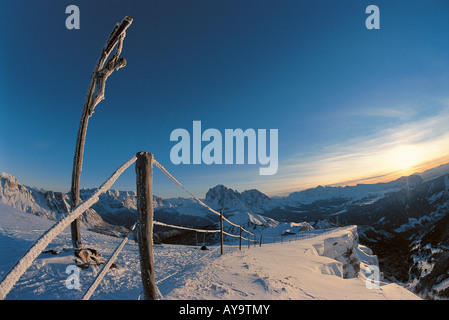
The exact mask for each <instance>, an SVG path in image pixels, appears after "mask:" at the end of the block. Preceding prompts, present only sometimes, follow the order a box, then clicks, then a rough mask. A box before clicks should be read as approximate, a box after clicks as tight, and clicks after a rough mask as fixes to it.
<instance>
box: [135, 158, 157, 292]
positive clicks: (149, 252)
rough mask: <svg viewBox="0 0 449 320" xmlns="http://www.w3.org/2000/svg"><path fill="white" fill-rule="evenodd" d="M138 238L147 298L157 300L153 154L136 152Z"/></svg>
mask: <svg viewBox="0 0 449 320" xmlns="http://www.w3.org/2000/svg"><path fill="white" fill-rule="evenodd" d="M136 157H137V161H136V191H137V227H138V228H137V240H138V242H139V253H140V269H141V276H142V285H143V294H144V298H145V300H157V288H156V281H155V276H154V255H153V155H152V154H151V153H148V152H139V153H137V154H136Z"/></svg>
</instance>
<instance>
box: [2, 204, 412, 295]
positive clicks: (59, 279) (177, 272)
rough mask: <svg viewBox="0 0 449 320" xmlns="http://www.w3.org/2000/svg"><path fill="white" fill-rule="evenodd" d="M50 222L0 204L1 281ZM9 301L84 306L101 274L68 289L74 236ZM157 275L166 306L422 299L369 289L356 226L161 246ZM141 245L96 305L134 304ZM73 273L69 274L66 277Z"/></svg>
mask: <svg viewBox="0 0 449 320" xmlns="http://www.w3.org/2000/svg"><path fill="white" fill-rule="evenodd" d="M52 223H53V222H52V221H51V220H48V219H44V218H41V217H38V216H34V215H30V214H26V213H23V212H20V211H18V210H16V209H14V208H11V207H10V206H7V205H4V204H0V248H1V252H2V254H1V256H0V279H2V278H3V277H4V275H5V274H6V273H7V272H8V271H9V269H10V268H11V267H12V266H13V265H14V264H15V262H16V261H17V260H18V259H19V258H20V257H21V256H22V255H23V254H24V253H25V252H26V251H27V249H28V248H29V247H30V246H31V245H32V243H33V242H34V241H35V240H36V239H37V238H39V236H40V235H41V234H42V233H43V232H44V231H45V230H47V229H48V228H49V227H50V226H51V225H52ZM82 235H83V244H84V245H85V246H86V247H92V248H95V249H97V250H98V251H99V252H100V253H101V254H102V255H103V256H104V257H105V258H108V257H109V256H110V255H111V254H112V252H113V250H114V249H115V247H116V246H117V245H118V244H119V242H120V239H118V238H116V237H110V236H107V235H103V234H98V233H94V232H90V231H87V230H83V232H82ZM49 249H53V250H54V251H57V252H60V253H59V254H56V255H54V254H52V253H42V254H41V255H40V256H39V257H38V258H37V260H36V261H35V262H34V264H33V265H32V267H30V268H29V270H28V271H27V272H26V273H25V274H24V275H23V276H22V278H21V279H20V280H19V282H18V283H17V284H16V286H15V287H14V288H13V289H12V291H11V292H10V293H9V294H8V296H7V297H6V298H7V299H50V300H53V299H55V300H56V299H80V298H81V297H82V296H83V294H84V292H85V291H86V290H87V288H88V287H89V286H90V284H91V282H92V281H93V280H94V276H95V275H96V274H97V273H98V272H99V269H98V267H89V268H87V269H80V270H79V288H73V286H72V288H70V285H69V286H67V283H69V284H70V281H69V282H67V281H68V279H69V276H70V275H71V274H72V273H73V272H70V270H71V269H67V268H68V267H70V266H73V265H74V256H73V251H72V249H70V230H69V228H68V229H66V230H65V231H63V232H62V233H61V234H60V235H59V236H58V237H57V238H56V239H55V240H53V242H52V243H51V244H50V245H49V246H48V248H47V250H49ZM154 249H155V261H156V265H155V274H156V281H157V286H158V289H159V291H160V297H161V298H163V299H258V300H259V299H416V298H417V297H416V296H415V295H413V294H412V293H410V292H409V291H407V290H405V289H403V288H402V287H400V286H398V285H395V284H391V283H390V284H388V283H383V282H381V283H380V287H379V289H371V290H370V289H368V288H367V287H366V282H365V280H366V279H365V276H364V273H363V272H358V273H357V272H356V271H357V270H356V269H357V266H359V269H360V270H363V269H364V268H365V266H366V265H368V264H376V258H375V257H374V256H372V253H371V252H370V250H369V249H368V248H366V247H363V246H360V245H359V244H358V242H357V232H356V228H355V227H351V228H345V229H338V230H336V231H334V232H332V233H326V234H325V233H322V234H321V235H317V236H316V237H313V238H310V239H305V240H298V241H291V242H284V243H283V244H279V243H278V244H265V245H262V247H256V248H253V247H251V248H250V249H246V248H244V249H243V250H242V251H239V250H238V246H233V245H232V246H231V245H227V246H225V254H224V255H223V256H220V252H219V250H217V249H218V247H211V248H210V250H209V251H202V250H199V248H198V247H193V246H175V245H157V246H155V247H154ZM138 259H139V256H138V246H137V244H136V243H134V242H132V241H129V242H128V243H127V244H126V245H125V247H124V250H123V251H122V253H121V254H120V255H119V257H118V260H117V261H116V265H117V267H116V268H114V269H111V270H110V271H109V273H108V275H107V276H106V277H105V279H104V280H103V282H102V283H101V284H100V286H99V288H98V289H97V291H96V292H95V293H94V295H93V296H92V299H132V300H135V299H137V298H138V297H139V295H140V294H141V291H142V289H141V279H140V270H139V263H138ZM67 270H69V271H67Z"/></svg>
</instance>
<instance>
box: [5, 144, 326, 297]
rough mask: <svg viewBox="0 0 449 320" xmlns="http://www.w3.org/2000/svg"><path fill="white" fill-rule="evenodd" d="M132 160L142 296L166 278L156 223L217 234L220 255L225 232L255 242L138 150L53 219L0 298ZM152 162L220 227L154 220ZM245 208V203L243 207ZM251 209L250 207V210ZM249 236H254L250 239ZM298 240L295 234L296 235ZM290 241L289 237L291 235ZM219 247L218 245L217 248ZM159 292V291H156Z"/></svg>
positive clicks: (153, 294)
mask: <svg viewBox="0 0 449 320" xmlns="http://www.w3.org/2000/svg"><path fill="white" fill-rule="evenodd" d="M134 162H136V189H137V222H136V223H135V224H134V225H133V226H132V227H131V229H130V232H132V231H133V230H134V229H135V228H137V240H138V243H139V253H140V263H141V278H142V285H143V293H144V297H145V299H151V300H153V299H157V295H158V290H157V286H156V284H157V283H159V282H161V281H163V280H165V279H162V280H159V281H158V282H156V281H155V276H154V257H153V225H159V226H164V227H170V228H176V229H180V230H189V231H195V232H200V233H204V234H207V233H220V238H221V241H220V244H221V246H220V247H221V254H223V237H224V235H227V236H229V237H233V238H239V249H240V250H241V247H242V240H246V241H247V242H248V248H249V247H250V242H253V243H254V246H255V245H256V243H257V241H258V240H257V238H258V237H257V235H256V234H254V233H252V232H251V231H249V230H246V229H245V228H243V227H242V226H241V225H237V224H235V223H233V222H232V221H230V220H229V219H227V218H226V217H224V215H223V212H222V211H221V212H218V211H216V210H214V209H213V208H211V207H210V206H208V205H207V204H205V203H204V202H203V201H201V200H200V199H199V198H197V197H196V196H195V195H194V194H193V193H191V192H190V191H189V190H188V189H187V188H185V187H184V186H183V185H182V184H181V183H180V182H179V181H178V180H177V179H175V178H174V177H173V176H172V175H171V174H170V173H169V172H168V171H167V169H165V168H164V167H163V166H162V165H161V164H160V163H159V162H157V161H156V159H154V157H153V155H152V154H151V153H148V152H139V153H137V154H136V156H134V157H132V158H131V159H129V160H128V161H126V162H125V163H124V164H123V165H121V166H120V167H119V168H118V169H117V170H116V171H115V172H114V173H113V174H112V175H111V176H110V178H109V179H108V180H106V182H104V183H103V184H102V185H101V187H100V188H99V189H98V190H97V191H96V192H95V193H94V194H93V195H92V196H91V197H90V198H89V199H87V200H86V201H84V202H82V203H81V204H79V205H78V206H76V207H75V208H74V209H73V210H72V211H70V212H69V213H68V214H67V215H66V216H64V217H63V218H62V219H61V220H60V221H58V222H56V223H55V224H54V225H53V226H52V227H51V228H50V229H49V230H47V231H46V232H45V233H44V234H43V235H42V236H41V237H40V238H39V239H38V240H37V241H36V242H35V243H34V244H33V245H32V246H31V248H30V249H29V250H28V251H27V252H26V253H25V254H24V256H23V257H22V258H21V259H20V260H19V261H18V262H17V263H16V264H15V266H14V267H13V268H12V269H11V270H10V271H9V273H8V274H7V275H6V276H5V277H4V279H3V280H2V282H1V283H0V300H3V299H5V297H6V295H7V294H8V293H9V291H10V290H11V289H12V288H13V286H14V285H15V284H16V282H17V281H18V280H19V279H20V277H21V276H22V275H23V274H24V273H25V272H26V270H27V269H28V268H29V267H30V266H31V265H32V263H33V262H34V260H35V259H36V258H37V257H38V256H39V254H40V253H41V252H42V251H43V250H44V249H45V248H46V247H47V246H48V244H50V242H51V241H52V240H53V239H54V238H55V237H56V236H57V235H58V234H59V233H61V232H62V231H63V230H64V229H65V228H66V227H68V226H69V225H70V224H71V223H72V222H73V221H75V220H76V219H77V218H79V217H80V216H81V215H82V214H83V213H84V212H85V211H86V210H87V209H89V208H90V207H91V206H92V205H93V204H95V203H96V202H97V201H98V200H99V197H100V195H101V194H103V193H105V192H106V191H107V190H109V189H110V188H111V186H112V185H113V184H114V182H115V181H116V180H117V178H118V177H119V176H120V175H121V174H122V173H123V172H124V171H125V170H126V169H128V168H129V167H130V166H131V165H132V164H133V163H134ZM153 164H154V165H155V166H156V167H157V168H159V169H160V170H161V171H162V172H163V173H164V174H165V175H166V176H167V177H168V178H169V179H170V180H172V181H173V182H174V183H175V184H176V185H178V186H179V187H181V188H182V189H183V190H184V191H186V192H187V193H188V194H189V195H190V196H192V197H193V198H194V199H195V200H196V201H197V202H198V203H199V204H200V205H202V206H203V207H205V208H206V209H207V210H209V211H210V212H212V213H214V214H217V215H218V216H220V228H219V229H212V230H210V229H198V228H189V227H184V226H176V225H170V224H166V223H162V222H159V221H154V220H153V195H152V176H153V171H152V169H153ZM245 208H246V206H245ZM249 211H250V210H249ZM224 222H227V223H229V224H230V225H231V226H234V227H237V228H238V229H239V235H235V234H232V233H229V232H226V231H224V229H223V223H224ZM242 232H245V233H246V234H247V237H244V236H242ZM325 233H327V232H320V233H316V234H315V233H312V232H304V233H303V234H301V239H303V238H304V237H307V238H310V237H312V235H313V236H316V235H322V234H325ZM128 236H129V233H128V234H127V235H126V236H125V237H124V239H123V240H122V241H121V243H120V244H119V245H118V246H117V248H116V249H115V250H114V252H113V254H112V256H111V257H110V258H109V259H108V261H107V262H106V263H105V264H104V265H103V267H102V269H101V271H100V273H99V274H98V275H97V277H96V278H95V279H94V281H93V282H92V284H91V285H90V287H89V289H88V290H87V291H86V293H85V294H84V295H83V297H82V300H88V299H90V297H91V296H92V294H93V293H94V291H95V289H96V288H97V286H98V285H99V283H100V282H101V280H102V279H103V278H104V276H105V275H106V273H107V271H108V270H109V268H110V266H111V265H112V263H113V262H114V261H115V259H116V258H117V256H118V255H119V253H120V252H121V250H122V249H123V247H124V246H125V244H126V243H127V241H128V239H129V238H128ZM251 236H252V237H253V238H251ZM265 238H271V239H273V243H274V244H275V243H276V238H277V237H276V236H274V237H273V236H266V235H264V239H265ZM280 238H281V243H282V242H283V236H282V235H281V236H280ZM296 239H297V235H296ZM290 240H291V238H290ZM261 245H262V235H259V246H261ZM217 249H218V248H217ZM159 294H160V293H159Z"/></svg>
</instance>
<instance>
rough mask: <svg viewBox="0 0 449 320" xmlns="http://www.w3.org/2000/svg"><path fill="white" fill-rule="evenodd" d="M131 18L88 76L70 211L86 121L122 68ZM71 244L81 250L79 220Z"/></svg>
mask: <svg viewBox="0 0 449 320" xmlns="http://www.w3.org/2000/svg"><path fill="white" fill-rule="evenodd" d="M132 21H133V18H131V17H129V16H126V17H125V18H124V19H123V21H122V22H121V23H120V24H118V23H117V25H116V26H115V28H114V30H112V32H111V34H110V35H109V38H108V41H107V42H106V44H105V46H104V48H103V50H102V51H101V56H100V59H99V60H98V62H97V65H96V66H95V70H94V71H93V73H92V75H91V80H90V85H89V89H88V91H87V96H86V101H85V102H84V108H83V113H82V115H81V120H80V125H79V128H78V136H77V139H76V147H75V156H74V157H73V171H72V185H71V189H70V192H71V197H72V210H73V209H74V208H75V207H76V206H77V205H78V204H79V203H80V179H81V169H82V166H83V154H84V144H85V141H86V132H87V124H88V122H89V118H90V117H91V116H92V114H93V113H94V109H95V107H96V106H97V104H99V103H100V101H101V100H104V91H105V87H106V80H107V79H108V77H109V76H110V75H111V74H112V73H113V72H114V70H118V69H120V68H123V67H124V66H126V59H125V58H121V57H120V54H121V52H122V48H123V40H124V39H125V36H126V29H128V27H129V26H130V25H131V23H132ZM115 47H117V49H116V50H115V53H114V55H113V56H112V57H111V58H110V59H109V60H107V59H108V57H109V55H110V54H111V53H112V50H114V48H115ZM71 231H72V243H73V246H74V248H76V249H78V248H81V234H80V227H79V220H78V219H76V220H75V221H73V222H72V224H71Z"/></svg>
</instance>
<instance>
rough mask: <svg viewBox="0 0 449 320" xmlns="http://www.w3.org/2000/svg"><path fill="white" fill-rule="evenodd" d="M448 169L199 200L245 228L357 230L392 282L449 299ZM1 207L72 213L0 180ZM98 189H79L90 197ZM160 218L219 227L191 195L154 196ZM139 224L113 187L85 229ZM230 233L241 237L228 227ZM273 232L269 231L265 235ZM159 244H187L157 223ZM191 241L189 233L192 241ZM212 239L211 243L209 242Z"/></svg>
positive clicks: (111, 230) (212, 193) (62, 202)
mask: <svg viewBox="0 0 449 320" xmlns="http://www.w3.org/2000/svg"><path fill="white" fill-rule="evenodd" d="M448 173H449V164H447V165H443V166H440V167H437V168H434V169H431V170H428V171H426V172H423V173H419V174H414V175H411V176H408V177H402V178H399V179H397V180H394V181H391V182H387V183H377V184H358V185H356V186H346V187H330V186H324V187H323V186H318V187H316V188H310V189H307V190H304V191H299V192H293V193H291V194H290V195H289V196H287V197H284V198H280V197H268V196H267V195H265V194H264V193H262V192H260V191H258V190H256V189H252V190H246V191H243V192H238V191H236V190H233V189H231V188H227V187H225V186H224V185H217V186H215V187H213V188H211V189H209V191H208V192H207V193H206V195H205V198H204V199H202V201H204V202H205V203H206V204H207V205H209V206H210V207H212V208H213V209H215V210H223V212H224V215H225V216H226V217H228V218H229V219H230V220H231V221H233V222H234V223H236V224H241V225H243V226H244V227H245V228H246V229H248V230H250V231H251V230H253V231H256V232H260V231H263V232H265V234H271V235H275V236H278V235H281V234H283V233H285V232H291V233H296V232H299V230H301V229H304V228H306V229H312V228H326V227H330V226H333V225H349V224H351V225H357V226H358V229H359V236H360V242H361V243H362V244H364V245H367V246H368V247H370V248H371V249H372V250H373V252H374V254H376V255H377V256H378V258H379V264H380V267H381V270H383V272H384V277H385V279H387V280H390V281H394V282H398V283H401V284H402V285H404V286H407V287H408V288H409V289H410V290H412V291H414V292H415V293H417V294H419V295H420V296H422V297H425V298H437V299H440V298H443V299H444V298H446V299H447V298H449V231H448V230H449V214H448V213H449V174H448ZM0 181H1V187H0V202H2V203H5V204H7V205H9V206H12V207H14V208H16V209H19V210H21V211H24V212H28V213H32V214H36V215H39V216H43V217H45V218H49V219H53V220H57V219H60V217H61V216H63V215H65V214H66V213H67V212H68V208H69V203H70V194H66V193H62V192H53V191H48V190H44V189H37V188H31V187H28V186H24V185H22V184H21V183H20V182H19V181H18V180H17V179H16V178H15V177H14V176H12V175H10V174H7V173H5V172H3V173H1V175H0ZM95 190H96V189H82V190H81V199H82V200H84V199H87V198H88V197H89V196H90V195H92V194H93V192H95ZM153 205H154V211H155V220H157V221H160V222H164V223H167V224H173V225H182V226H187V227H195V228H196V227H202V228H216V226H217V223H218V221H219V217H218V216H216V215H215V214H212V213H211V212H210V211H209V210H207V209H206V208H205V207H203V206H202V205H200V204H198V203H197V202H196V201H195V200H194V199H192V198H169V199H162V198H160V197H157V196H154V197H153ZM135 221H136V193H135V192H134V191H117V190H109V191H108V192H106V193H104V194H102V195H101V196H100V200H99V201H98V202H97V203H96V204H95V205H93V206H92V208H91V209H89V210H88V211H87V212H86V213H85V214H84V215H83V218H82V221H81V223H82V225H84V227H86V228H88V229H90V230H94V231H97V232H101V233H107V234H110V235H116V236H120V234H122V233H124V232H127V231H128V228H129V227H130V226H131V225H133V224H134V222H135ZM231 229H232V228H231V227H229V229H228V231H229V232H233V233H234V234H235V233H236V232H237V231H236V230H231ZM267 232H268V233H267ZM155 233H156V234H157V237H158V238H159V240H160V241H167V242H172V243H173V242H179V241H181V242H184V243H185V241H186V237H185V236H184V237H183V234H186V233H183V232H180V231H173V229H171V228H166V227H158V226H155ZM190 237H191V236H190ZM208 241H214V237H209V239H208Z"/></svg>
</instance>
